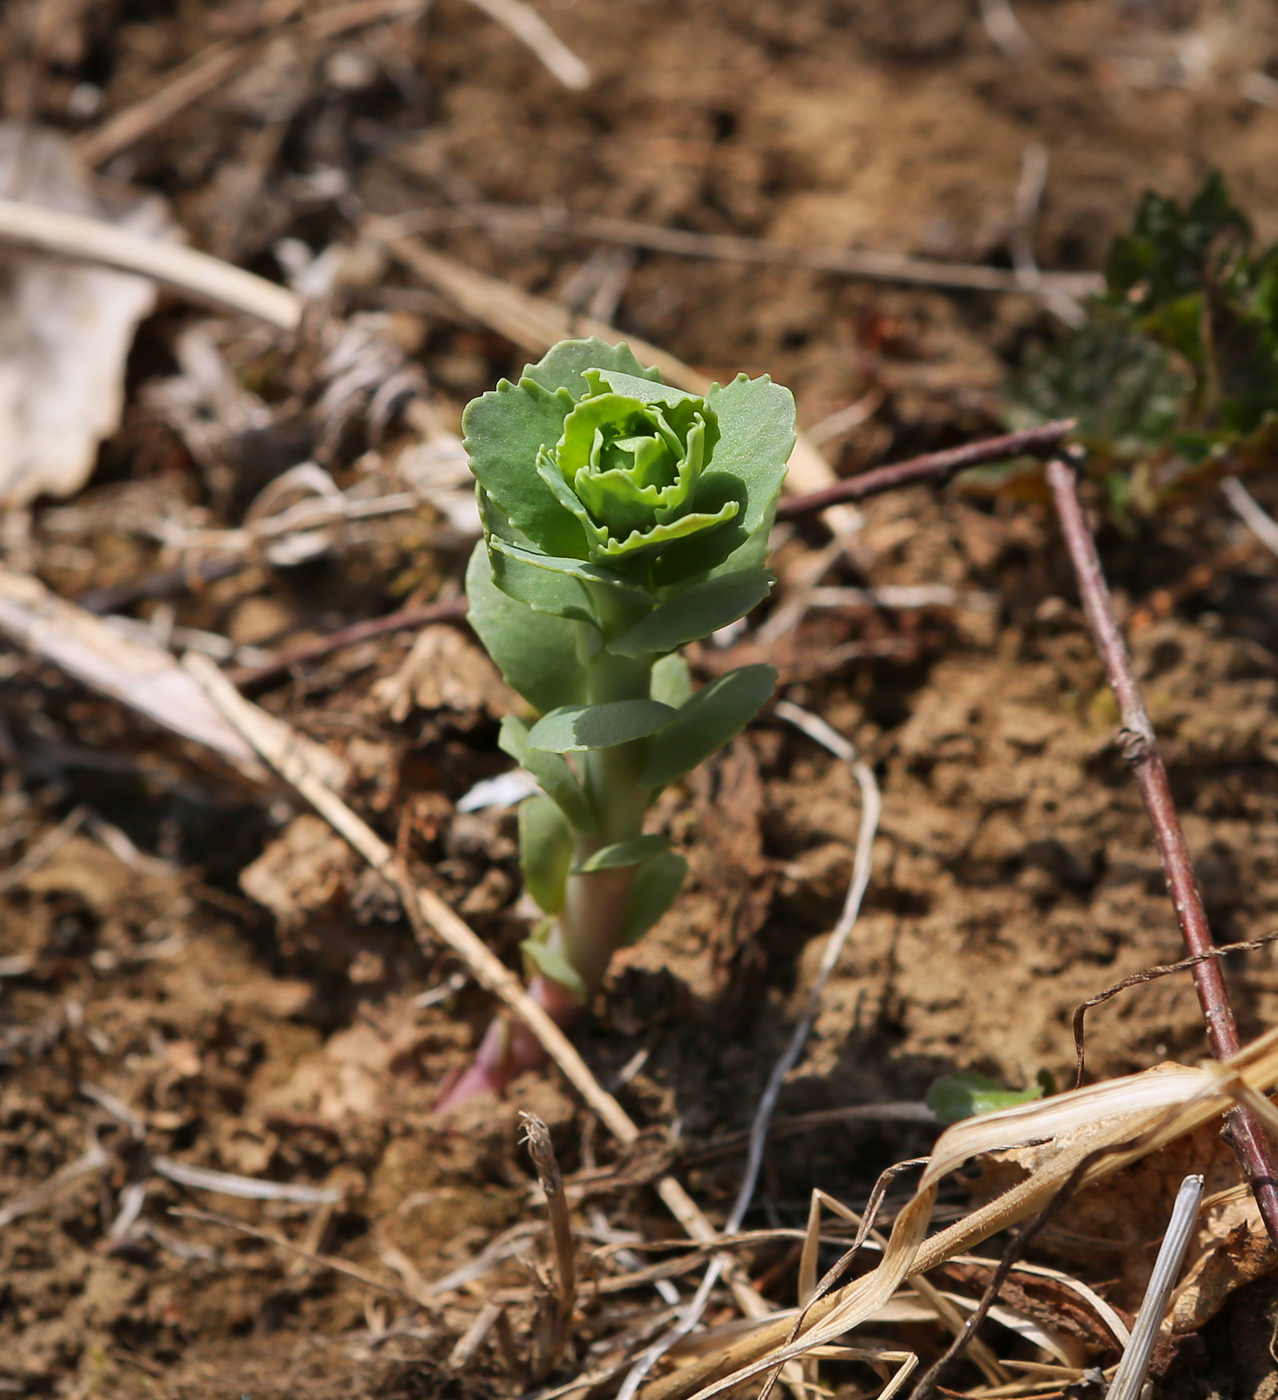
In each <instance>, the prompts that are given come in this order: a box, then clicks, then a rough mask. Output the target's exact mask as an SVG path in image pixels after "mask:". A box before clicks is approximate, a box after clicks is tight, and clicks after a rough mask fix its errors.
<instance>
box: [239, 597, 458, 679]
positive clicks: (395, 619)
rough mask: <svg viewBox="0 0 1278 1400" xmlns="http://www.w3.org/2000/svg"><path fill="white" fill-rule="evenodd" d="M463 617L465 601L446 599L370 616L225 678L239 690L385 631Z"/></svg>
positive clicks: (282, 674)
mask: <svg viewBox="0 0 1278 1400" xmlns="http://www.w3.org/2000/svg"><path fill="white" fill-rule="evenodd" d="M465 616H466V599H465V598H464V597H461V598H448V599H445V601H444V602H442V603H426V604H424V605H423V606H422V607H420V608H404V609H403V610H402V611H400V612H395V613H388V614H387V615H386V616H385V617H371V618H369V619H368V620H367V621H365V622H355V623H352V624H351V625H350V626H349V627H343V628H340V629H339V630H338V631H336V632H330V633H329V634H328V636H327V637H320V638H319V639H318V640H316V641H314V642H308V643H307V644H306V645H305V646H301V647H294V648H293V650H292V651H282V652H280V654H279V655H278V656H277V657H276V658H275V659H274V660H273V661H268V662H266V663H265V665H262V666H233V667H231V668H230V669H229V670H228V671H227V673H226V674H227V677H228V678H229V679H230V680H231V681H232V682H233V683H234V684H235V685H237V686H239V688H240V689H241V690H245V689H248V688H249V687H251V686H255V685H260V684H262V683H263V682H265V681H273V680H275V678H276V677H277V676H286V675H288V673H289V672H290V671H291V670H292V669H293V667H294V666H301V665H304V664H305V663H306V662H308V661H318V660H319V659H320V658H321V657H324V656H329V655H331V654H332V653H333V652H335V651H340V650H341V649H342V647H349V646H354V644H355V643H356V642H367V641H369V640H371V639H372V638H373V637H384V636H385V635H386V634H387V633H388V632H401V631H403V630H404V629H405V628H409V627H426V626H428V625H429V624H430V623H432V622H454V621H456V620H457V619H458V618H462V617H465Z"/></svg>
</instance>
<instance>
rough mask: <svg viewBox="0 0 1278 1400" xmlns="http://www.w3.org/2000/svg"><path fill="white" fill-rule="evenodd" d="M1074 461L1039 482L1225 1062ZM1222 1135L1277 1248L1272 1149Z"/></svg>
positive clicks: (1169, 825)
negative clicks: (1046, 492)
mask: <svg viewBox="0 0 1278 1400" xmlns="http://www.w3.org/2000/svg"><path fill="white" fill-rule="evenodd" d="M1078 463H1079V455H1078V454H1075V455H1073V456H1071V458H1070V459H1069V460H1067V459H1066V458H1064V457H1054V458H1053V459H1052V460H1051V461H1050V462H1049V463H1048V464H1047V480H1048V484H1049V485H1050V487H1051V489H1052V496H1053V498H1054V500H1055V502H1056V512H1057V515H1058V516H1059V517H1060V522H1061V531H1062V533H1063V534H1064V536H1065V543H1066V545H1067V546H1068V549H1069V555H1070V561H1071V562H1072V564H1073V566H1074V573H1075V576H1076V578H1077V580H1078V591H1079V596H1080V598H1081V599H1082V603H1083V610H1084V612H1085V613H1086V615H1087V622H1088V626H1089V627H1090V629H1091V632H1092V636H1093V638H1094V639H1095V641H1096V647H1097V650H1098V651H1099V652H1100V654H1101V659H1102V660H1103V661H1104V663H1105V671H1106V674H1107V675H1108V677H1109V683H1110V685H1111V686H1112V687H1113V691H1114V695H1115V696H1116V697H1117V700H1118V708H1119V713H1120V715H1121V717H1122V729H1121V730H1120V731H1119V741H1120V743H1121V745H1122V750H1123V756H1124V758H1125V759H1126V760H1127V762H1128V764H1130V766H1131V767H1132V769H1133V771H1134V772H1135V774H1136V781H1137V784H1138V785H1139V787H1140V792H1141V797H1142V798H1143V799H1144V802H1145V810H1146V812H1147V813H1148V814H1149V820H1150V823H1151V825H1152V826H1153V828H1154V838H1155V840H1156V841H1157V843H1158V854H1159V858H1160V860H1161V861H1162V866H1163V874H1164V876H1165V877H1166V880H1167V885H1168V889H1169V891H1170V894H1171V900H1172V905H1173V907H1174V909H1175V911H1176V920H1177V923H1178V924H1179V925H1180V932H1181V937H1182V938H1183V939H1184V940H1185V946H1186V948H1187V949H1188V950H1189V953H1190V955H1191V956H1193V957H1199V956H1202V957H1203V961H1201V962H1199V963H1196V964H1195V965H1194V969H1193V973H1194V984H1195V987H1196V988H1197V991H1198V1002H1199V1005H1200V1006H1201V1007H1202V1011H1203V1018H1204V1019H1205V1021H1206V1023H1207V1039H1208V1042H1209V1043H1210V1045H1211V1050H1212V1054H1213V1055H1215V1057H1216V1058H1217V1059H1218V1060H1226V1059H1228V1058H1229V1057H1230V1056H1231V1055H1234V1054H1236V1053H1237V1052H1238V1049H1239V1044H1240V1042H1239V1039H1238V1027H1237V1025H1236V1023H1235V1021H1234V1013H1233V1010H1232V1008H1231V1007H1230V1005H1229V993H1228V991H1227V990H1226V987H1225V979H1224V975H1223V974H1222V972H1221V969H1220V962H1219V960H1218V959H1216V958H1212V957H1210V956H1208V955H1209V954H1210V953H1211V951H1212V948H1213V940H1212V934H1211V926H1210V925H1209V924H1208V922H1207V912H1206V910H1205V909H1204V908H1203V900H1202V894H1201V892H1200V890H1199V888H1198V881H1197V879H1196V878H1195V876H1194V867H1193V864H1192V862H1191V860H1190V858H1189V848H1188V846H1187V845H1186V844H1185V833H1184V831H1183V830H1182V828H1181V824H1180V817H1179V815H1178V814H1177V811H1176V803H1175V801H1174V800H1173V798H1172V791H1171V783H1170V781H1169V780H1168V777H1167V769H1166V766H1165V765H1164V763H1163V759H1162V755H1161V754H1160V753H1159V751H1158V743H1157V740H1156V739H1155V738H1154V727H1153V725H1152V724H1151V723H1150V720H1149V714H1148V712H1147V710H1146V709H1145V701H1144V698H1143V697H1142V695H1141V690H1140V684H1139V682H1138V681H1137V679H1136V673H1135V670H1134V669H1133V667H1132V662H1131V657H1130V656H1129V654H1128V651H1127V646H1126V643H1125V642H1124V641H1123V637H1122V633H1120V632H1119V630H1118V622H1117V620H1116V619H1115V616H1114V605H1113V600H1112V599H1111V597H1110V593H1109V586H1108V584H1107V583H1106V582H1105V575H1104V573H1103V571H1102V569H1101V562H1100V555H1099V554H1098V553H1097V551H1096V540H1095V539H1094V537H1093V535H1092V530H1091V526H1090V525H1089V524H1088V522H1087V516H1086V514H1085V513H1084V511H1083V505H1082V501H1081V500H1080V499H1079V494H1078V474H1077V470H1076V467H1077V465H1078ZM1228 1135H1229V1137H1230V1140H1231V1143H1232V1145H1233V1148H1234V1151H1235V1152H1236V1153H1237V1154H1238V1158H1239V1161H1240V1162H1241V1163H1242V1167H1243V1170H1244V1172H1245V1173H1246V1175H1247V1180H1248V1181H1249V1182H1250V1183H1251V1189H1252V1191H1253V1192H1254V1193H1255V1196H1256V1203H1257V1205H1258V1206H1259V1207H1260V1214H1261V1218H1262V1219H1263V1220H1264V1222H1265V1228H1266V1230H1268V1232H1269V1236H1270V1238H1271V1239H1272V1240H1273V1241H1274V1242H1275V1244H1278V1168H1276V1167H1275V1164H1274V1153H1273V1147H1272V1145H1271V1144H1270V1143H1269V1141H1268V1140H1267V1139H1266V1137H1265V1135H1264V1132H1263V1129H1262V1128H1261V1127H1260V1125H1259V1124H1258V1123H1257V1122H1256V1121H1255V1117H1254V1115H1253V1114H1251V1113H1249V1112H1247V1111H1246V1110H1244V1109H1241V1108H1239V1109H1235V1110H1234V1111H1233V1113H1232V1114H1231V1115H1230V1118H1229V1127H1228Z"/></svg>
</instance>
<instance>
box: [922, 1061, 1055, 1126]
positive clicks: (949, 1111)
mask: <svg viewBox="0 0 1278 1400" xmlns="http://www.w3.org/2000/svg"><path fill="white" fill-rule="evenodd" d="M1042 1097H1043V1086H1042V1084H1035V1085H1034V1087H1033V1088H1032V1089H1005V1088H1004V1087H1003V1086H1002V1085H1001V1084H1000V1083H999V1082H998V1081H997V1080H996V1079H987V1078H986V1077H985V1075H983V1074H975V1073H972V1072H971V1071H968V1072H966V1073H964V1074H949V1075H946V1076H945V1077H944V1078H942V1079H937V1080H934V1081H933V1083H932V1087H931V1088H930V1089H929V1090H928V1091H927V1106H928V1107H929V1108H930V1109H931V1110H932V1112H933V1113H935V1114H936V1116H937V1117H938V1118H939V1119H940V1120H941V1122H942V1123H958V1122H960V1121H961V1120H962V1119H964V1118H975V1117H976V1116H977V1114H980V1113H997V1112H998V1110H999V1109H1002V1108H1015V1107H1016V1105H1017V1104H1022V1103H1033V1102H1034V1100H1035V1099H1041V1098H1042Z"/></svg>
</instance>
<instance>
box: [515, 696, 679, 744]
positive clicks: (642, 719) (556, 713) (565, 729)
mask: <svg viewBox="0 0 1278 1400" xmlns="http://www.w3.org/2000/svg"><path fill="white" fill-rule="evenodd" d="M693 698H694V699H695V698H696V697H695V696H694V697H693ZM678 713H679V711H677V710H673V709H671V708H670V706H669V705H662V704H659V703H658V702H657V701H656V700H613V701H610V702H608V703H607V704H603V705H569V706H566V707H565V708H563V709H559V710H552V711H551V713H550V714H548V715H546V717H545V718H544V719H539V720H538V721H537V723H536V724H535V725H533V728H532V731H531V732H530V733H529V735H528V743H529V746H530V747H531V748H534V749H547V750H548V751H549V752H551V753H580V752H581V751H582V750H584V749H609V748H612V747H613V746H614V745H616V744H628V743H630V741H631V740H633V739H642V738H644V737H645V736H646V735H649V734H655V733H656V732H657V730H659V729H661V728H663V727H664V726H665V725H667V724H669V723H670V722H671V720H673V719H674V718H675V716H676V715H677V714H678Z"/></svg>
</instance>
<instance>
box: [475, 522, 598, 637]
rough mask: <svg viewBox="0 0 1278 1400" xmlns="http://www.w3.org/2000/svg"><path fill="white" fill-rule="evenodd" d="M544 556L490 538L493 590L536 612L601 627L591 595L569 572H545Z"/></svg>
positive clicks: (545, 557)
mask: <svg viewBox="0 0 1278 1400" xmlns="http://www.w3.org/2000/svg"><path fill="white" fill-rule="evenodd" d="M547 557H548V556H547V555H545V554H535V553H534V552H533V551H532V550H527V549H520V548H519V546H518V545H509V544H507V543H506V541H505V540H499V539H497V538H496V537H495V536H492V535H490V536H489V537H488V558H489V566H490V568H491V570H492V578H493V584H494V586H495V587H496V588H497V589H499V590H500V591H501V592H502V593H505V594H508V595H509V596H510V597H511V598H514V599H517V600H518V601H519V602H520V603H523V604H525V605H526V606H527V607H529V608H530V609H532V611H533V612H537V613H542V614H544V615H545V616H546V617H557V618H563V619H565V620H567V621H570V622H585V623H589V624H590V626H592V627H595V626H598V622H597V619H596V617H595V610H594V608H593V607H592V606H591V602H590V594H589V593H587V591H586V589H585V587H584V586H583V585H582V583H581V581H580V580H579V579H577V578H574V577H573V575H572V573H571V572H570V571H569V570H560V569H548V568H545V567H544V566H543V565H544V561H545V560H546V559H547Z"/></svg>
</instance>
